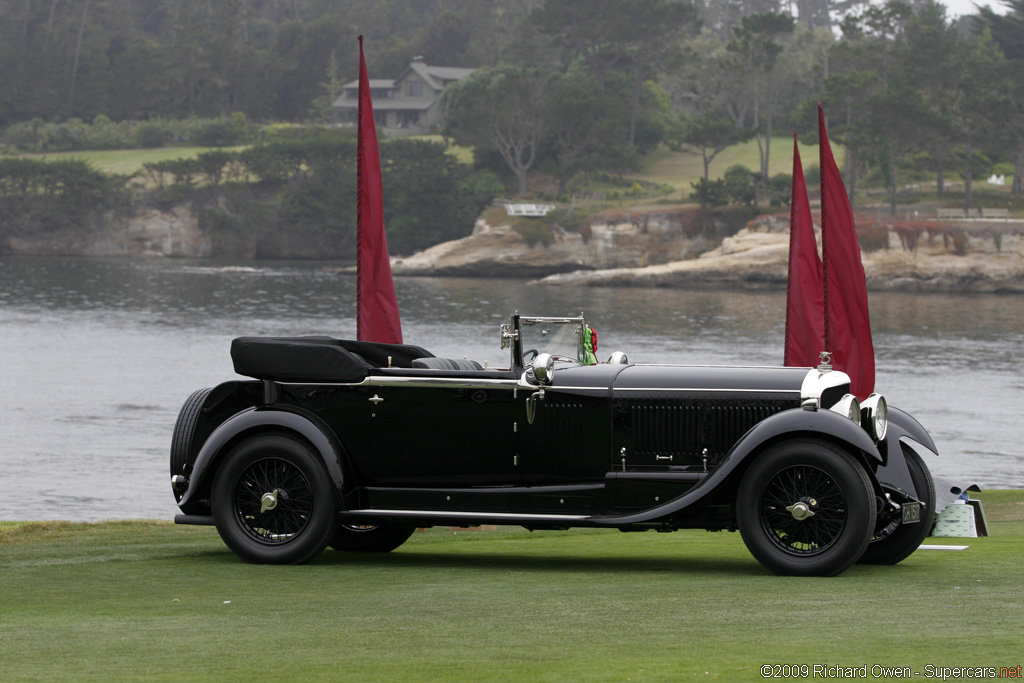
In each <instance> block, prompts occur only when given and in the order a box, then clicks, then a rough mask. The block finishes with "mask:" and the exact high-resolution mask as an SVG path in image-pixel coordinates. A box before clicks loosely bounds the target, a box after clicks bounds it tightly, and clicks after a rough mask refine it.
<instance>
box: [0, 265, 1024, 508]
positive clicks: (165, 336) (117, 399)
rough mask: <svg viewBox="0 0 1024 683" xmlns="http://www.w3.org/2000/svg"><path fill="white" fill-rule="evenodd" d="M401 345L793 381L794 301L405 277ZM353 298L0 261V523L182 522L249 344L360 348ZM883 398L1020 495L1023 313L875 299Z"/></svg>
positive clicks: (107, 268) (960, 459)
mask: <svg viewBox="0 0 1024 683" xmlns="http://www.w3.org/2000/svg"><path fill="white" fill-rule="evenodd" d="M396 289H397V292H398V298H399V305H400V308H401V311H402V324H403V332H404V335H405V340H406V341H407V342H409V343H414V344H419V345H421V346H425V347H426V348H428V349H430V350H431V351H433V352H434V353H435V354H437V355H439V356H449V357H462V356H468V357H470V358H474V359H476V360H479V361H481V362H482V361H484V360H487V361H490V363H491V364H492V365H494V364H499V363H500V364H504V363H505V362H506V355H505V352H502V351H500V349H499V344H498V326H499V325H500V323H502V322H506V321H507V320H508V317H509V315H510V314H511V313H513V312H514V311H517V310H518V311H519V312H521V313H524V314H532V315H568V314H578V313H579V312H580V311H583V312H585V313H586V315H587V318H588V319H589V320H590V322H591V323H592V325H593V326H594V327H595V328H596V329H597V330H598V334H599V346H600V351H599V354H598V355H599V357H602V358H604V357H606V356H607V355H608V353H610V352H611V351H614V350H622V351H625V352H626V353H627V354H628V356H629V358H630V360H631V361H634V362H671V363H695V364H749V365H774V364H779V363H781V359H782V344H783V327H784V313H785V295H784V293H782V292H729V291H718V292H706V291H701V292H692V291H681V290H672V289H650V290H648V289H610V288H583V287H580V288H562V287H557V288H556V287H539V286H528V285H526V284H525V283H524V282H522V281H518V280H508V279H456V278H400V279H398V280H397V281H396ZM354 291H355V281H354V278H353V277H352V276H350V275H337V274H332V273H331V272H329V270H328V269H325V267H324V264H309V263H258V264H251V263H247V264H236V263H211V262H201V263H200V262H186V261H168V260H151V261H150V260H105V259H81V258H79V259H58V258H23V257H0V483H2V486H0V490H2V491H3V494H2V495H0V520H39V519H66V520H77V521H95V520H101V519H123V518H140V517H145V518H163V519H169V518H170V517H171V516H173V515H174V514H175V513H176V512H177V507H176V506H175V505H174V499H173V496H172V495H171V491H170V486H169V484H168V479H169V474H168V462H167V461H168V451H169V447H170V439H171V432H172V429H173V427H174V421H175V418H176V416H177V413H178V409H179V407H180V406H181V404H182V403H183V402H184V400H185V398H186V397H187V396H188V395H189V393H191V392H192V391H193V390H194V389H197V388H200V387H206V386H213V385H214V384H216V383H218V382H221V381H224V380H229V379H233V378H235V377H236V375H235V374H234V373H233V371H232V367H231V359H230V357H229V354H228V348H229V344H230V342H231V339H232V338H233V337H236V336H241V335H300V334H328V335H333V336H336V337H350V338H351V337H354V336H355V319H354V316H355V304H354V301H355V297H354ZM870 307H871V319H872V327H873V332H874V343H875V349H876V354H877V367H878V372H877V381H876V389H877V390H878V391H880V392H882V393H884V394H886V396H887V397H888V399H889V401H890V404H892V405H897V406H900V407H902V408H904V409H907V410H909V411H910V412H911V413H913V414H914V415H915V416H916V417H917V418H918V419H919V420H920V421H921V422H922V423H923V424H924V425H925V426H926V427H927V428H928V429H929V430H930V431H931V433H932V435H933V436H934V438H935V441H936V443H937V444H938V446H939V450H940V454H941V457H940V458H938V459H937V460H935V461H933V462H931V463H929V465H930V466H931V468H932V470H933V472H934V473H935V474H936V475H937V476H941V477H946V478H951V479H955V480H957V481H960V482H964V483H977V484H979V485H981V486H982V487H983V488H985V487H989V488H1024V429H1022V427H1021V419H1020V415H1021V414H1022V412H1024V374H1022V372H1021V364H1022V362H1024V351H1022V349H1024V323H1022V321H1024V297H998V296H950V295H911V294H893V293H884V294H872V295H871V297H870Z"/></svg>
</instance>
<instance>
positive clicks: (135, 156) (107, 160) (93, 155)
mask: <svg viewBox="0 0 1024 683" xmlns="http://www.w3.org/2000/svg"><path fill="white" fill-rule="evenodd" d="M211 149H212V148H210V147H159V148H156V149H98V150H81V151H75V152H51V153H48V154H25V155H23V156H25V157H28V158H35V159H84V160H85V161H88V162H89V163H91V164H92V165H93V167H94V168H96V169H97V170H100V171H103V172H104V173H120V174H123V175H131V174H132V173H135V172H136V171H141V170H142V165H143V164H145V163H147V162H152V161H165V160H167V159H190V158H192V157H194V156H198V155H199V154H202V153H203V152H209V151H210V150H211ZM217 149H226V150H229V151H237V150H240V149H245V147H244V146H242V147H218V148H217Z"/></svg>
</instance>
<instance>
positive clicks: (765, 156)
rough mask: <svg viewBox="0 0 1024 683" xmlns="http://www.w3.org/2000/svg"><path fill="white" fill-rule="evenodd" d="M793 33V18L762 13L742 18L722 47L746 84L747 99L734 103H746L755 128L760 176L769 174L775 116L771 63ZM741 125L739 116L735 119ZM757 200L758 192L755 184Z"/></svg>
mask: <svg viewBox="0 0 1024 683" xmlns="http://www.w3.org/2000/svg"><path fill="white" fill-rule="evenodd" d="M792 33H793V17H791V16H789V15H788V14H783V13H780V12H766V13H764V14H755V15H752V16H749V17H744V18H743V21H742V22H741V25H740V26H738V27H736V28H734V29H733V37H732V40H730V41H729V43H728V45H727V46H726V47H727V49H728V50H729V51H730V52H731V53H732V54H733V56H734V60H733V69H734V72H735V73H736V74H737V75H738V76H739V77H740V78H744V79H746V82H747V83H748V84H749V89H748V91H747V93H748V94H747V99H746V102H744V103H737V105H738V106H745V105H749V106H750V116H751V124H752V127H753V128H754V130H755V131H757V134H756V136H755V137H756V138H757V148H758V151H759V152H760V155H761V177H762V178H767V177H768V176H769V170H768V169H769V163H770V156H771V139H772V133H773V124H774V118H775V94H776V93H775V66H776V63H777V62H778V58H779V55H780V54H782V50H783V41H784V40H785V39H786V38H787V37H788V36H790V35H791V34H792ZM736 121H737V124H739V125H741V126H742V125H743V117H737V118H736ZM758 194H759V199H761V191H760V186H759V192H758Z"/></svg>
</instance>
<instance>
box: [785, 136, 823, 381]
mask: <svg viewBox="0 0 1024 683" xmlns="http://www.w3.org/2000/svg"><path fill="white" fill-rule="evenodd" d="M789 206H790V213H789V284H788V286H787V289H786V350H785V354H784V360H783V364H784V365H787V366H791V367H812V366H815V365H817V364H818V360H819V354H820V353H821V352H822V351H824V350H825V313H824V305H823V303H822V297H823V287H822V279H821V258H820V257H819V256H818V244H817V242H816V241H815V239H814V223H813V221H812V220H811V205H810V203H809V202H808V200H807V184H806V182H805V181H804V169H803V165H802V164H801V162H800V150H799V149H798V148H797V144H796V134H795V133H794V134H793V190H792V199H791V201H790V204H789Z"/></svg>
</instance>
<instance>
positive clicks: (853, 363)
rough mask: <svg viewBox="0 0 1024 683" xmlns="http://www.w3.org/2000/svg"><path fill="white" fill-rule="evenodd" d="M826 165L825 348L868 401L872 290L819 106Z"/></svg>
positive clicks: (872, 383)
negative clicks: (869, 301) (866, 276)
mask: <svg viewBox="0 0 1024 683" xmlns="http://www.w3.org/2000/svg"><path fill="white" fill-rule="evenodd" d="M818 136H819V138H820V141H819V144H820V145H821V146H820V148H819V150H820V165H821V253H822V268H823V270H824V285H825V290H824V299H825V344H826V346H828V347H829V348H828V350H829V351H831V352H832V365H833V366H835V368H836V369H837V370H842V371H843V372H845V373H846V374H848V375H850V383H851V386H850V391H851V393H853V394H855V395H856V396H857V397H858V398H861V399H864V398H866V397H867V396H868V395H869V394H870V393H871V392H872V391H873V390H874V387H875V350H874V347H873V346H872V344H871V323H870V321H869V317H868V288H867V282H866V281H865V278H864V265H863V264H862V263H861V260H860V243H859V242H858V241H857V231H856V228H855V227H854V222H853V210H852V209H851V208H850V200H849V197H847V195H846V187H845V186H844V185H843V178H842V176H840V175H839V167H838V166H836V160H835V158H834V157H833V156H832V147H831V146H830V145H829V142H828V133H827V132H826V130H825V112H824V111H823V110H822V108H821V105H820V104H819V105H818Z"/></svg>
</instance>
